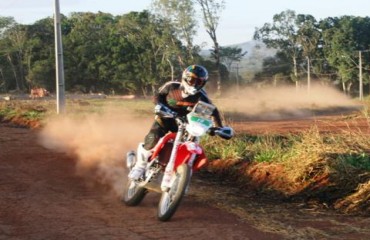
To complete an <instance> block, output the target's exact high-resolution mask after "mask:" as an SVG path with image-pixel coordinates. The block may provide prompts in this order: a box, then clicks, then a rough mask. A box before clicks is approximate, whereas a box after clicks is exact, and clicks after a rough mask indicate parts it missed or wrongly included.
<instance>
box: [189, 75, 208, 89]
mask: <svg viewBox="0 0 370 240" xmlns="http://www.w3.org/2000/svg"><path fill="white" fill-rule="evenodd" d="M186 82H187V83H188V84H189V85H190V86H192V87H202V86H203V85H204V83H205V80H204V79H203V78H196V77H187V78H186Z"/></svg>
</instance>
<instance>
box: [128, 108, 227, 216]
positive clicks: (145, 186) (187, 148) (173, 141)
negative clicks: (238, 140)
mask: <svg viewBox="0 0 370 240" xmlns="http://www.w3.org/2000/svg"><path fill="white" fill-rule="evenodd" d="M214 109H215V106H213V105H212V104H208V103H205V102H201V101H200V102H198V103H197V104H196V105H195V106H194V107H193V108H192V110H191V111H190V112H189V113H188V114H187V115H186V116H185V117H175V116H174V113H173V112H172V111H170V110H169V109H168V108H167V107H166V106H164V105H157V107H156V110H155V112H156V114H157V115H159V116H160V117H167V118H175V120H176V123H177V125H178V132H177V133H176V132H170V133H167V134H166V135H165V136H164V137H162V138H161V139H160V140H159V141H158V143H157V144H156V146H155V147H154V148H153V149H152V152H153V153H152V155H151V157H150V158H149V160H148V164H147V166H146V170H145V173H144V175H143V176H142V177H141V178H139V179H138V180H132V179H130V178H129V179H128V184H127V189H126V190H125V193H124V196H123V201H124V202H125V204H126V205H128V206H136V205H138V204H139V203H140V202H141V201H142V200H143V198H144V197H145V195H146V194H147V193H148V191H154V192H159V193H161V194H162V195H161V199H160V201H159V204H158V211H157V218H158V219H159V220H160V221H167V220H169V219H170V218H171V217H172V216H173V214H174V213H175V212H176V210H177V208H178V206H179V205H180V203H181V200H182V199H183V197H184V195H185V193H186V192H187V191H188V189H189V184H190V179H191V176H192V173H193V172H195V171H198V170H199V169H200V168H202V167H204V166H205V165H206V163H207V158H206V156H205V154H204V150H203V149H202V147H201V146H200V145H199V140H200V137H201V136H203V135H205V134H206V133H208V134H211V135H218V136H221V137H222V138H225V139H229V138H231V137H232V135H233V130H232V129H231V128H230V127H222V128H217V127H213V121H212V118H211V115H212V113H213V111H214ZM135 162H136V157H135V152H134V151H130V152H128V153H127V156H126V165H127V168H128V169H129V170H130V171H131V169H132V168H133V167H134V165H135Z"/></svg>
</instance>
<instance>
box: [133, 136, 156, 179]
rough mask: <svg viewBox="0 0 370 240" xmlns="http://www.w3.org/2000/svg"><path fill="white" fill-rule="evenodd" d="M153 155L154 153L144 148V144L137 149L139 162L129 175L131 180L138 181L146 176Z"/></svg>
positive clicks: (137, 161)
mask: <svg viewBox="0 0 370 240" xmlns="http://www.w3.org/2000/svg"><path fill="white" fill-rule="evenodd" d="M151 155H152V152H151V151H149V150H146V149H145V148H144V147H143V144H142V143H140V144H139V146H138V148H137V160H136V163H135V166H134V167H133V168H132V170H131V172H130V173H129V175H128V177H129V178H130V179H133V180H138V179H139V178H140V177H141V176H142V175H143V174H144V172H145V168H146V165H147V163H148V159H149V157H150V156H151Z"/></svg>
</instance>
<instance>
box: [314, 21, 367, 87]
mask: <svg viewBox="0 0 370 240" xmlns="http://www.w3.org/2000/svg"><path fill="white" fill-rule="evenodd" d="M320 28H321V29H322V35H323V49H324V53H325V56H326V58H327V60H328V62H329V64H330V65H331V66H332V67H334V68H335V69H336V70H337V71H338V75H339V77H340V80H341V83H342V88H343V91H344V92H346V93H350V92H351V87H352V86H353V85H354V84H358V79H359V75H358V74H359V64H358V62H359V59H358V53H359V51H366V50H368V49H370V33H369V31H368V29H369V28H370V18H369V17H365V18H363V17H354V16H342V17H340V18H338V17H335V18H326V19H324V20H322V21H321V22H320ZM369 57H370V56H368V54H367V55H364V57H363V61H364V63H366V62H367V63H369V60H370V59H369ZM364 75H367V74H366V73H365V74H364Z"/></svg>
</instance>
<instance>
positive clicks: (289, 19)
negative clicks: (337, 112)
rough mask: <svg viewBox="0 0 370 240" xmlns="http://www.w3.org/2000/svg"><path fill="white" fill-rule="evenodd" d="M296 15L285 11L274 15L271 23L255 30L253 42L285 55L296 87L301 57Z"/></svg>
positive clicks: (290, 11)
mask: <svg viewBox="0 0 370 240" xmlns="http://www.w3.org/2000/svg"><path fill="white" fill-rule="evenodd" d="M296 20H297V18H296V14H295V12H294V11H292V10H286V11H284V12H281V13H279V14H276V15H274V17H273V23H272V24H271V23H265V24H264V25H263V27H262V28H260V29H258V28H257V29H256V31H255V34H254V39H255V40H262V41H263V42H264V43H265V44H266V46H267V47H271V48H276V49H278V50H279V52H281V53H283V54H286V55H287V56H288V58H289V59H290V60H291V62H292V64H293V75H292V77H291V78H292V80H293V81H294V82H295V83H296V86H297V87H298V68H297V67H298V62H297V61H298V59H299V58H300V57H301V54H302V51H301V48H300V42H299V35H298V25H297V21H296Z"/></svg>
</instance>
